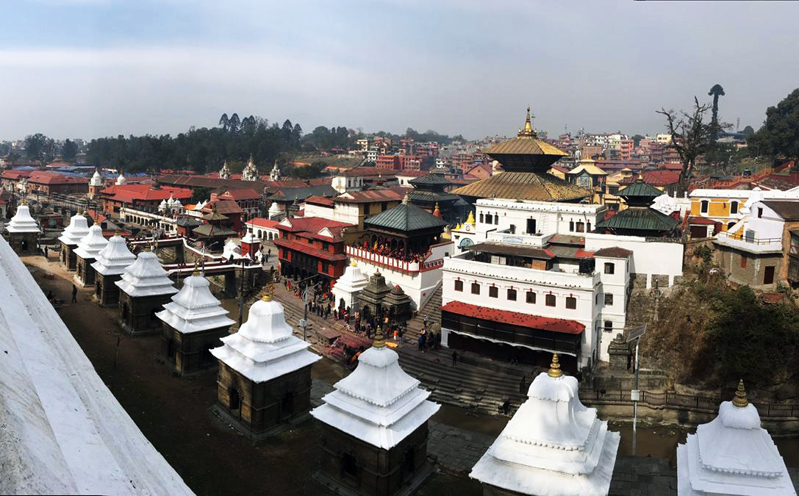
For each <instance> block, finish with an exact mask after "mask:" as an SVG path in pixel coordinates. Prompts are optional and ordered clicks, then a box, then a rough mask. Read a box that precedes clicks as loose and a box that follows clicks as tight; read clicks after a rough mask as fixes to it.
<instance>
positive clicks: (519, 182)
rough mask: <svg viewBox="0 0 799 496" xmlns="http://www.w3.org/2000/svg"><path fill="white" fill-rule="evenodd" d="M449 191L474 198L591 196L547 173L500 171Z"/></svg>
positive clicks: (572, 199)
mask: <svg viewBox="0 0 799 496" xmlns="http://www.w3.org/2000/svg"><path fill="white" fill-rule="evenodd" d="M452 193H453V194H456V195H461V196H472V197H475V198H505V199H511V200H533V201H555V202H558V201H564V202H565V201H578V200H581V199H583V198H587V197H590V196H592V195H593V193H592V192H591V191H590V190H587V189H585V188H580V187H578V186H575V185H573V184H569V183H567V182H566V181H564V180H563V179H560V178H557V177H555V176H553V175H551V174H536V173H533V172H503V173H502V174H497V175H495V176H491V177H488V178H485V179H481V180H480V181H477V182H474V183H471V184H467V185H466V186H462V187H460V188H458V189H456V190H454V191H452Z"/></svg>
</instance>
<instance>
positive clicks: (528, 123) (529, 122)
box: [519, 105, 536, 138]
mask: <svg viewBox="0 0 799 496" xmlns="http://www.w3.org/2000/svg"><path fill="white" fill-rule="evenodd" d="M533 117H534V116H531V114H530V106H529V105H528V106H527V117H526V118H525V119H524V129H522V130H520V131H519V137H520V138H522V137H526V138H535V137H536V134H535V130H534V129H533Z"/></svg>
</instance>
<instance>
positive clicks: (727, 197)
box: [688, 189, 755, 232]
mask: <svg viewBox="0 0 799 496" xmlns="http://www.w3.org/2000/svg"><path fill="white" fill-rule="evenodd" d="M754 192H755V191H754V190H746V189H695V190H693V191H692V192H691V193H690V194H689V195H688V196H689V198H690V199H691V216H692V217H705V218H708V219H710V220H712V221H714V222H719V223H720V224H721V231H722V232H726V231H727V229H729V228H731V227H732V226H734V225H735V224H736V223H737V222H738V221H739V220H741V218H743V217H744V213H743V212H742V211H741V210H742V209H743V207H744V204H745V203H746V201H747V200H748V199H749V197H750V196H752V193H754Z"/></svg>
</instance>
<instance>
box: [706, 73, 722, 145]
mask: <svg viewBox="0 0 799 496" xmlns="http://www.w3.org/2000/svg"><path fill="white" fill-rule="evenodd" d="M707 94H708V96H712V97H713V115H712V117H711V119H710V125H711V126H713V127H714V129H715V130H716V132H715V133H713V134H712V135H711V136H710V141H711V142H713V143H715V142H716V138H717V135H718V131H720V130H721V128H720V127H719V97H720V96H724V88H722V87H721V85H720V84H714V85H713V87H712V88H710V91H709V92H708V93H707Z"/></svg>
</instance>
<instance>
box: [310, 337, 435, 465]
mask: <svg viewBox="0 0 799 496" xmlns="http://www.w3.org/2000/svg"><path fill="white" fill-rule="evenodd" d="M333 387H334V388H335V391H333V392H332V393H329V394H327V395H325V396H324V398H322V399H323V400H324V402H325V403H324V404H323V405H321V406H319V407H318V408H315V409H314V410H312V411H311V415H313V416H314V417H316V418H317V420H319V421H320V422H323V423H325V424H327V425H329V426H331V427H334V428H336V429H338V430H340V431H342V432H344V433H346V434H349V435H350V436H353V437H355V438H357V439H360V440H361V441H364V442H366V443H369V444H371V445H373V446H376V447H377V448H381V449H385V450H389V449H391V448H393V447H394V446H396V445H397V444H399V443H400V442H401V441H402V440H403V439H405V438H406V437H407V436H408V435H410V434H411V433H413V432H414V431H415V430H416V429H418V428H419V427H420V426H421V425H422V424H424V423H425V422H427V421H428V420H429V419H430V417H432V416H433V415H434V414H435V413H436V412H437V411H438V409H439V408H440V405H438V404H437V403H433V402H432V401H428V400H427V398H428V397H429V396H430V392H429V391H425V390H424V389H421V388H419V381H418V380H416V379H414V378H413V377H411V376H410V375H408V374H406V373H405V372H404V371H403V370H402V368H400V366H399V355H397V352H395V351H394V350H392V349H390V348H387V347H386V344H385V341H384V340H383V335H382V333H381V332H380V331H379V329H378V335H377V336H376V339H375V342H374V345H373V346H372V347H371V348H369V349H368V350H366V351H364V352H363V353H361V356H360V357H358V368H356V369H355V371H354V372H353V373H351V374H350V375H349V376H347V377H345V378H344V379H342V380H340V381H338V382H337V383H336V384H335V385H334V386H333Z"/></svg>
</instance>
